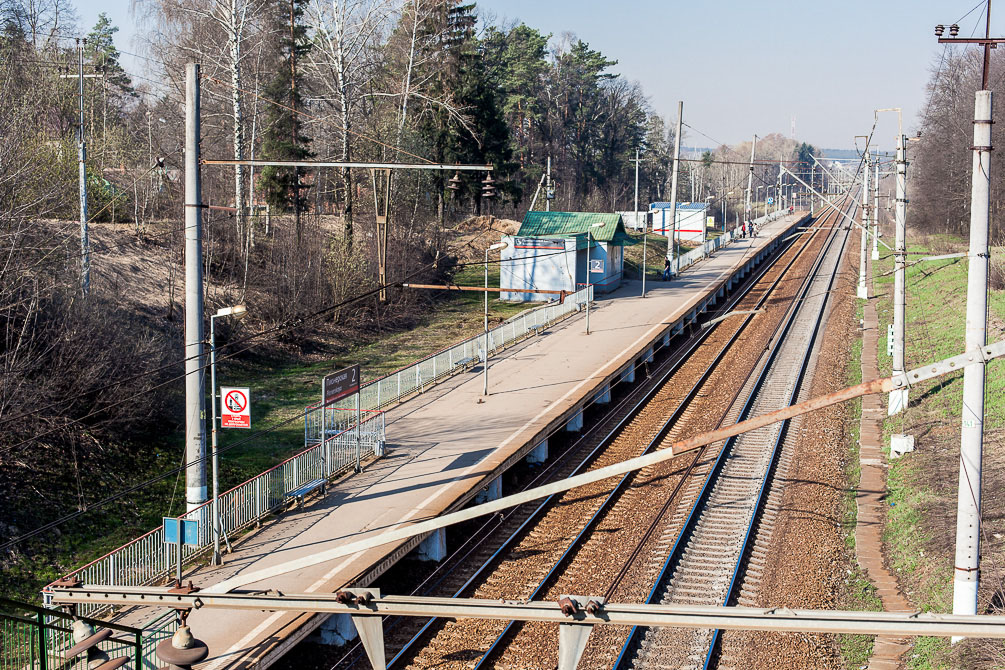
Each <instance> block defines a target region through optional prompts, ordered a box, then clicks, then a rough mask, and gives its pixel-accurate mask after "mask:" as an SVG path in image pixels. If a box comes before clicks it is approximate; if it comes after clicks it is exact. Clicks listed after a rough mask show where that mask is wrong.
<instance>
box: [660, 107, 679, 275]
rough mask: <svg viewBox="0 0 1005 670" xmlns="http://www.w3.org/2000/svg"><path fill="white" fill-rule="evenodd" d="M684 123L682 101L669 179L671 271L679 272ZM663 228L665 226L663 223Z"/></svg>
mask: <svg viewBox="0 0 1005 670" xmlns="http://www.w3.org/2000/svg"><path fill="white" fill-rule="evenodd" d="M683 125H684V101H683V100H681V101H679V102H678V103H677V134H676V135H675V136H674V138H673V177H671V179H670V225H671V226H672V227H673V232H671V233H670V254H671V255H672V257H673V272H674V274H675V275H676V274H677V273H679V272H680V267H679V263H680V259H679V258H677V173H678V172H679V171H680V135H681V131H682V130H683ZM664 230H666V226H665V225H664Z"/></svg>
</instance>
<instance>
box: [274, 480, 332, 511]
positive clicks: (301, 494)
mask: <svg viewBox="0 0 1005 670" xmlns="http://www.w3.org/2000/svg"><path fill="white" fill-rule="evenodd" d="M318 489H321V493H322V494H324V492H325V480H324V479H315V480H314V481H310V482H307V483H306V484H304V485H303V486H301V487H299V488H296V489H293V490H292V491H290V492H289V493H287V494H285V495H284V496H283V497H284V498H286V499H287V500H296V501H297V503H299V504H300V506H303V504H304V498H305V497H307V496H309V495H310V494H311V493H313V492H314V491H317V490H318Z"/></svg>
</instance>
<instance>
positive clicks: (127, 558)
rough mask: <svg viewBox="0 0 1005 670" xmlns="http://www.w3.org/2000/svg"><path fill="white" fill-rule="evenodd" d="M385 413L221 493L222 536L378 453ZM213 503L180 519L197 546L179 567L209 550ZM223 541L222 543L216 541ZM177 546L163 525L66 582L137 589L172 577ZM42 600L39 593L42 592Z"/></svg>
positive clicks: (188, 548)
mask: <svg viewBox="0 0 1005 670" xmlns="http://www.w3.org/2000/svg"><path fill="white" fill-rule="evenodd" d="M383 447H384V413H383V412H370V413H368V416H367V418H366V419H365V420H364V421H363V423H362V425H361V426H360V430H356V428H355V427H354V428H352V429H350V430H343V431H341V432H337V433H335V434H333V435H331V436H330V437H328V439H326V440H325V442H324V444H323V445H322V444H320V443H319V444H315V445H314V446H312V447H309V448H307V449H304V450H303V451H301V452H300V453H298V454H296V455H295V456H293V457H291V458H289V459H287V460H285V461H283V462H282V463H280V464H279V465H276V466H275V467H273V468H270V469H269V470H266V471H265V472H263V473H262V474H260V475H258V476H256V477H254V478H252V479H249V480H248V481H246V482H244V483H243V484H239V485H238V486H235V487H234V488H232V489H230V490H229V491H227V492H226V493H222V494H220V498H219V503H218V504H219V507H220V527H221V528H222V531H223V533H224V535H225V536H226V537H231V536H233V535H234V534H235V533H238V532H240V531H241V530H243V529H245V528H247V527H248V526H250V525H252V524H254V523H256V522H257V521H259V520H260V519H262V518H263V517H265V516H266V515H268V514H271V513H272V512H274V511H277V510H278V509H280V508H281V507H283V505H284V503H285V502H286V494H287V493H290V492H291V491H294V490H296V489H297V488H299V487H301V486H303V485H304V484H307V483H309V482H312V481H314V480H317V479H322V478H325V479H327V478H329V477H331V476H333V475H335V474H338V473H339V472H342V471H345V470H348V469H349V468H351V467H353V466H354V465H355V464H356V462H357V460H359V459H364V458H367V457H369V456H370V455H373V454H374V453H378V452H380V451H383ZM212 505H213V502H212V501H209V502H206V503H204V504H203V505H201V506H199V507H197V508H195V509H193V510H192V511H190V512H188V513H186V514H184V515H183V516H182V517H181V518H183V519H189V520H192V519H194V520H196V521H198V522H199V542H198V544H194V545H183V546H182V563H183V564H185V563H190V562H192V561H194V560H195V559H196V558H198V557H199V556H201V555H202V554H204V553H206V552H208V551H209V550H211V549H212V547H213V532H212V523H211V519H212V512H213V508H212ZM221 541H222V540H221ZM177 551H178V549H177V545H173V544H172V545H168V544H165V543H164V531H163V528H162V527H158V528H155V529H154V530H151V531H150V532H149V533H147V534H145V535H142V536H140V537H138V538H136V539H135V540H133V541H132V542H130V543H128V544H126V545H124V546H122V547H119V548H118V549H116V550H114V551H112V552H110V553H108V554H105V555H104V556H102V557H101V558H99V559H98V560H96V561H93V562H91V563H88V564H87V565H85V566H83V567H82V568H79V569H77V570H74V571H73V572H71V573H69V574H68V575H67V576H66V578H75V579H79V580H80V581H82V582H83V583H85V584H108V585H114V586H142V585H144V584H151V583H156V582H158V581H160V580H163V579H165V578H168V577H170V576H171V574H172V573H173V571H174V570H175V569H176V566H177V562H178V558H177ZM43 597H44V592H43ZM97 611H98V609H97V608H96V606H91V605H88V606H83V605H82V606H80V613H81V614H87V613H93V612H97Z"/></svg>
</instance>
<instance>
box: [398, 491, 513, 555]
mask: <svg viewBox="0 0 1005 670" xmlns="http://www.w3.org/2000/svg"><path fill="white" fill-rule="evenodd" d="M495 481H499V480H498V479H496V480H495ZM496 497H497V498H498V497H499V496H496ZM494 499H495V498H493V500H494ZM415 557H416V558H417V559H419V560H420V561H436V562H439V561H442V560H443V559H444V558H446V557H447V529H446V528H438V529H437V530H434V531H433V532H432V533H431V534H430V535H429V537H427V538H426V539H425V540H423V541H422V542H421V543H419V546H418V547H416V548H415Z"/></svg>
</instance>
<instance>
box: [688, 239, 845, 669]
mask: <svg viewBox="0 0 1005 670" xmlns="http://www.w3.org/2000/svg"><path fill="white" fill-rule="evenodd" d="M838 234H839V233H836V232H835V233H833V234H832V236H831V240H829V241H828V243H827V246H828V247H830V245H831V244H832V243H833V241H834V239H835V238H836V237H837V235H838ZM848 237H849V235H848V231H845V236H844V239H843V240H842V241H841V245H840V249H839V250H838V252H837V254H838V257H837V260H836V261H835V262H834V269H833V270H832V271H831V275H830V278H829V279H828V281H827V291H828V292H829V291H830V290H831V289H832V288H833V286H834V281H835V279H836V278H837V274H838V272H839V271H840V269H841V258H842V257H843V256H844V252H845V249H846V247H847V245H848ZM828 252H829V249H825V250H824V251H823V252H822V253H821V255H820V263H818V265H817V268H816V269H815V270H816V271H819V266H820V265H822V264H823V261H824V258H825V256H826V254H827V253H828ZM814 274H816V272H814ZM812 283H813V282H807V283H806V286H805V291H804V299H805V293H806V292H808V291H809V290H810V287H811V286H812ZM800 302H802V301H800ZM827 304H828V299H827V298H824V299H823V300H821V303H820V308H819V310H818V311H817V314H816V318H815V319H814V322H813V327H812V331H811V335H810V338H809V342H807V344H806V348H805V350H804V351H803V355H802V360H801V361H800V364H799V372H798V373H797V379H798V381H797V382H796V384H794V385H793V388H792V392H791V393H790V394H789V398H788V400H787V401H786V403H785V404H787V405H791V404H793V403H794V402H796V400H797V399H798V397H799V393H800V391H801V389H802V384H803V380H804V378H805V375H806V371H807V368H808V367H809V362H810V358H811V356H812V353H813V349H814V347H815V345H816V342H817V339H818V337H819V335H820V329H821V325H822V324H823V319H824V314H826V312H827ZM797 316H798V315H797V314H793V323H794V322H795V319H796V318H797ZM790 421H791V419H789V420H786V421H784V422H782V424H781V426H780V428H779V431H778V435H777V436H776V437H775V443H774V445H772V455H771V463H770V464H769V466H768V468H767V470H766V472H765V473H764V478H763V479H762V480H761V485H760V488H759V490H758V494H757V501H756V503H755V505H754V513H753V514H752V515H751V518H750V522H749V523H748V524H747V529H746V532H745V533H744V537H743V541H742V542H741V545H740V552H739V556H738V557H737V560H736V565H735V566H734V567H733V575H732V577H731V578H730V582H729V587H728V588H727V589H726V595H725V597H724V598H723V603H722V604H723V606H725V605H728V604H729V602H730V601H731V600H732V599H733V597H734V596H735V595H736V589H737V586H738V578H739V577H740V575H741V574H742V573H743V571H744V568H745V565H746V563H747V552H748V550H749V549H750V545H751V540H752V537H753V536H754V534H755V532H754V531H755V528H756V527H757V525H758V522H759V520H760V519H761V517H762V515H763V512H764V504H765V502H766V500H767V494H768V490H769V488H770V485H771V481H772V478H773V476H774V473H775V471H776V469H777V466H778V459H779V457H780V454H781V449H782V445H783V444H784V441H785V439H786V438H787V437H788V428H789V423H790ZM721 630H722V629H719V628H716V629H715V632H714V633H712V641H711V642H710V644H709V648H708V653H707V654H706V656H705V663H704V666H703V668H705V669H706V670H707V668H709V667H710V665H711V663H712V662H713V660H714V656H715V654H716V645H717V644H718V642H719V639H720V632H721Z"/></svg>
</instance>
